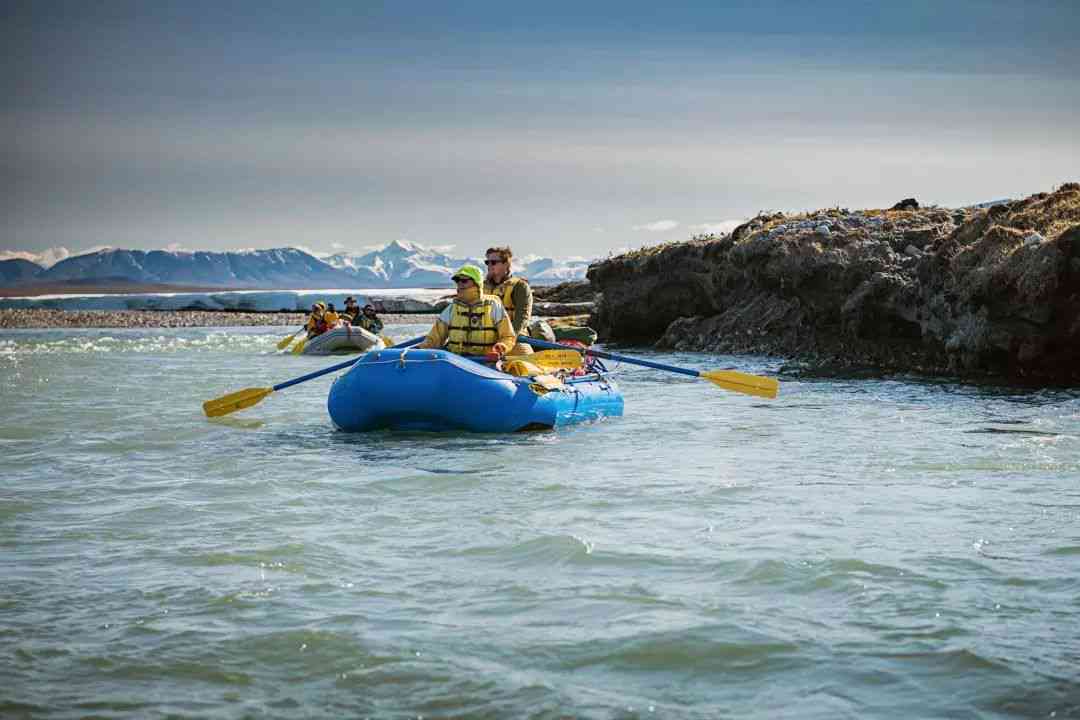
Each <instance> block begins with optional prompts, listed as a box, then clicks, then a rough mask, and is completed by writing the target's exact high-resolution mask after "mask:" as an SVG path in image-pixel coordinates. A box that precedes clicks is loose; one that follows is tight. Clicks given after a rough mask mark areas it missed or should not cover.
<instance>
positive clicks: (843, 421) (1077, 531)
mask: <svg viewBox="0 0 1080 720" xmlns="http://www.w3.org/2000/svg"><path fill="white" fill-rule="evenodd" d="M389 330H391V331H392V334H394V335H395V336H398V337H400V338H407V337H411V336H414V335H417V334H420V332H421V331H422V330H423V328H422V327H419V326H397V327H391V328H389ZM286 332H287V329H283V328H272V329H268V328H250V329H241V330H235V331H234V330H228V331H227V330H222V329H186V330H138V331H125V330H84V331H72V330H63V331H3V332H0V547H2V552H0V716H3V717H45V716H50V717H85V716H97V717H138V718H144V717H161V716H167V715H168V716H190V717H242V716H258V717H282V718H293V717H301V716H304V717H315V716H318V717H364V716H371V717H380V718H381V717H386V718H405V717H419V716H423V717H425V718H430V717H491V718H503V717H507V718H516V717H540V718H543V717H552V718H554V717H564V716H571V717H586V718H634V717H640V718H646V717H648V718H651V717H658V718H663V717H673V718H699V717H700V718H714V717H753V718H775V717H808V718H835V717H860V718H863V717H896V718H922V717H949V718H993V717H1011V716H1017V717H1032V718H1036V717H1038V718H1045V717H1058V718H1062V717H1080V517H1078V515H1080V393H1077V392H1075V391H1037V392H1036V391H1027V390H1019V389H1008V388H977V387H971V386H963V385H955V384H947V383H946V384H943V383H928V382H924V381H918V380H914V379H887V380H881V379H874V380H850V379H849V380H836V379H828V380H822V379H818V380H810V379H803V380H800V379H798V378H783V380H784V381H783V384H782V390H781V397H780V399H778V400H776V401H771V402H770V401H764V400H760V399H756V398H751V397H746V396H741V395H735V394H731V393H727V392H724V391H722V390H719V389H717V388H715V387H714V386H712V385H709V384H707V383H703V382H700V381H693V380H689V379H686V378H683V377H680V376H674V375H669V374H665V373H662V372H656V371H650V370H643V369H639V368H635V367H631V366H623V367H622V368H621V369H620V370H619V375H618V378H619V380H620V384H621V386H622V389H623V391H624V393H625V396H626V416H625V417H624V418H621V419H616V420H609V421H605V422H599V423H594V424H590V425H584V426H579V427H573V428H567V429H564V430H560V431H555V432H543V433H530V434H520V435H513V436H484V435H466V434H459V435H423V434H404V435H402V434H390V433H382V434H373V435H347V434H343V433H339V432H336V431H334V430H333V429H332V427H331V425H330V422H329V418H328V417H327V414H326V407H325V402H326V393H327V389H328V387H329V382H330V381H329V378H320V379H318V380H315V381H312V382H309V383H306V384H303V385H299V386H297V387H295V388H291V389H288V390H286V391H284V392H282V393H277V394H275V395H274V396H272V397H270V398H268V399H267V400H264V401H263V402H262V403H261V404H260V405H258V406H256V407H255V408H252V409H251V410H247V411H245V412H243V413H239V414H236V415H232V416H229V417H227V418H223V419H221V420H218V421H208V420H207V419H206V418H204V417H203V416H202V412H201V407H200V404H201V402H202V401H203V400H206V399H209V398H213V397H217V396H219V395H222V394H225V393H227V392H231V391H233V390H237V389H240V388H243V387H248V386H261V385H270V384H273V383H275V382H279V381H282V380H286V379H289V378H291V377H295V376H298V375H301V374H304V373H306V372H309V371H311V370H315V369H318V368H321V367H324V366H326V365H328V364H332V363H333V362H335V360H334V359H331V360H327V359H326V358H321V359H320V358H308V357H294V356H291V355H287V356H281V355H277V354H275V352H274V342H275V341H277V340H279V339H280V338H282V337H283V336H284V335H285V334H286ZM638 354H641V355H648V356H649V357H653V358H655V359H658V360H660V361H662V362H669V363H674V364H683V365H689V366H694V367H699V368H712V367H725V366H734V367H737V368H739V369H742V370H745V371H749V372H754V373H773V372H776V371H777V370H778V369H779V367H780V363H779V361H776V360H774V359H769V358H756V357H727V356H710V355H694V354H667V353H654V352H651V351H640V352H639V353H638Z"/></svg>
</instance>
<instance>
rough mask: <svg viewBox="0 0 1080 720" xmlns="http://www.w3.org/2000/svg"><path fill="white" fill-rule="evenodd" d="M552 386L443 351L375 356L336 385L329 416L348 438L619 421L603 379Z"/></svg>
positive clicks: (618, 399) (611, 387) (618, 406)
mask: <svg viewBox="0 0 1080 720" xmlns="http://www.w3.org/2000/svg"><path fill="white" fill-rule="evenodd" d="M549 385H554V386H555V387H554V389H552V388H548V387H544V386H542V384H540V383H537V382H535V381H534V379H532V378H528V377H515V376H513V375H508V374H506V373H502V372H499V371H497V370H495V369H493V368H491V367H488V366H487V365H484V364H482V363H480V362H476V361H474V360H470V359H468V358H464V357H461V356H460V355H455V354H453V353H449V352H446V351H444V350H399V349H392V350H377V351H372V352H369V353H368V354H367V355H365V356H364V357H363V358H361V359H360V360H359V361H358V362H357V363H356V364H355V365H353V366H352V367H351V368H350V369H349V371H348V372H346V373H345V374H344V375H342V376H341V377H339V378H338V379H337V380H336V381H335V382H334V384H333V386H332V387H331V388H330V396H329V398H328V399H327V409H328V410H329V411H330V419H331V420H332V421H333V422H334V425H335V426H337V427H338V428H339V429H341V430H345V431H348V432H367V431H369V430H384V429H388V430H420V431H430V432H442V431H448V430H466V431H471V432H499V433H504V432H516V431H518V430H540V429H549V428H555V427H559V426H561V425H569V424H572V423H577V422H582V421H585V420H593V419H596V418H601V417H607V416H619V415H622V412H623V398H622V393H621V392H619V388H618V386H617V385H616V384H615V383H614V382H613V381H611V380H610V379H609V378H608V377H607V375H606V374H605V373H593V374H590V375H584V376H581V377H575V378H569V379H566V380H564V381H563V382H562V383H561V384H559V383H549Z"/></svg>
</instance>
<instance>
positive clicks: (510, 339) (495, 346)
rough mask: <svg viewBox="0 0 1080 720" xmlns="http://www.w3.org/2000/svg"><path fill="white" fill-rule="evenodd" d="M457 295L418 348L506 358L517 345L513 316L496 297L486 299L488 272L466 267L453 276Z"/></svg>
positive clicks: (469, 266) (474, 267) (463, 266)
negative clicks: (485, 280)
mask: <svg viewBox="0 0 1080 720" xmlns="http://www.w3.org/2000/svg"><path fill="white" fill-rule="evenodd" d="M453 278H454V283H455V284H456V285H457V295H456V296H455V297H454V301H453V302H452V303H450V305H448V306H447V307H446V309H444V310H443V311H442V313H441V314H440V315H439V317H438V319H437V320H436V321H435V324H434V325H432V326H431V330H430V331H429V332H428V334H427V337H426V338H425V339H424V341H423V342H422V343H420V344H419V345H417V347H418V348H436V349H441V348H445V349H446V350H449V351H450V352H452V353H457V354H459V355H489V354H492V353H494V354H496V355H499V356H502V355H505V354H506V353H507V351H509V350H510V348H512V347H514V345H515V344H516V343H517V338H516V337H515V335H514V328H513V326H512V325H511V324H510V316H509V315H507V313H506V310H504V309H503V305H502V302H501V301H500V300H499V298H497V297H495V296H494V295H485V294H484V293H483V292H482V291H481V288H483V287H484V272H483V271H482V270H481V269H480V268H478V267H477V266H475V265H462V266H461V267H460V268H458V270H457V272H455V273H454V275H453Z"/></svg>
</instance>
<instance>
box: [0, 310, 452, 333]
mask: <svg viewBox="0 0 1080 720" xmlns="http://www.w3.org/2000/svg"><path fill="white" fill-rule="evenodd" d="M379 317H380V318H381V319H382V321H383V322H384V323H386V324H387V325H402V324H414V325H415V324H424V325H426V324H430V323H433V322H435V315H394V314H390V313H387V314H384V315H380V316H379ZM306 318H307V313H244V312H215V311H208V310H181V311H167V310H119V311H116V310H42V309H32V310H30V309H27V310H0V328H8V329H11V328H168V327H249V326H257V325H282V326H284V325H291V326H294V327H299V326H300V325H302V324H303V323H304V321H305V319H306Z"/></svg>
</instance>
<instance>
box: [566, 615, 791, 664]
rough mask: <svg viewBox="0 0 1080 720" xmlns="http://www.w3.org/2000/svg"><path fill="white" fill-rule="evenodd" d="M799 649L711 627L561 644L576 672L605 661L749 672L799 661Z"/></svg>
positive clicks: (744, 632) (757, 635)
mask: <svg viewBox="0 0 1080 720" xmlns="http://www.w3.org/2000/svg"><path fill="white" fill-rule="evenodd" d="M798 650H799V648H798V646H797V645H795V644H793V643H790V642H786V641H783V640H779V639H776V638H772V637H770V636H767V635H764V634H761V633H756V632H750V631H748V630H744V629H742V628H732V627H718V626H707V627H694V628H686V629H683V630H676V631H671V632H660V633H650V634H647V635H635V636H633V637H629V638H619V639H615V640H602V641H590V642H587V643H580V644H576V645H574V646H572V647H562V648H560V655H561V656H562V657H563V658H564V659H563V661H562V664H563V666H564V667H565V668H567V669H573V670H578V669H581V668H586V667H591V666H597V665H600V666H607V667H616V668H633V669H634V670H636V671H640V670H651V671H666V672H679V671H688V672H702V671H704V670H712V671H716V672H739V671H741V672H748V671H753V670H757V669H760V668H764V667H769V668H771V669H772V670H776V669H777V668H778V666H780V665H787V664H792V663H796V662H800V661H799V660H797V658H796V653H797V652H798ZM802 662H806V660H805V659H804V660H803V661H802Z"/></svg>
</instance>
